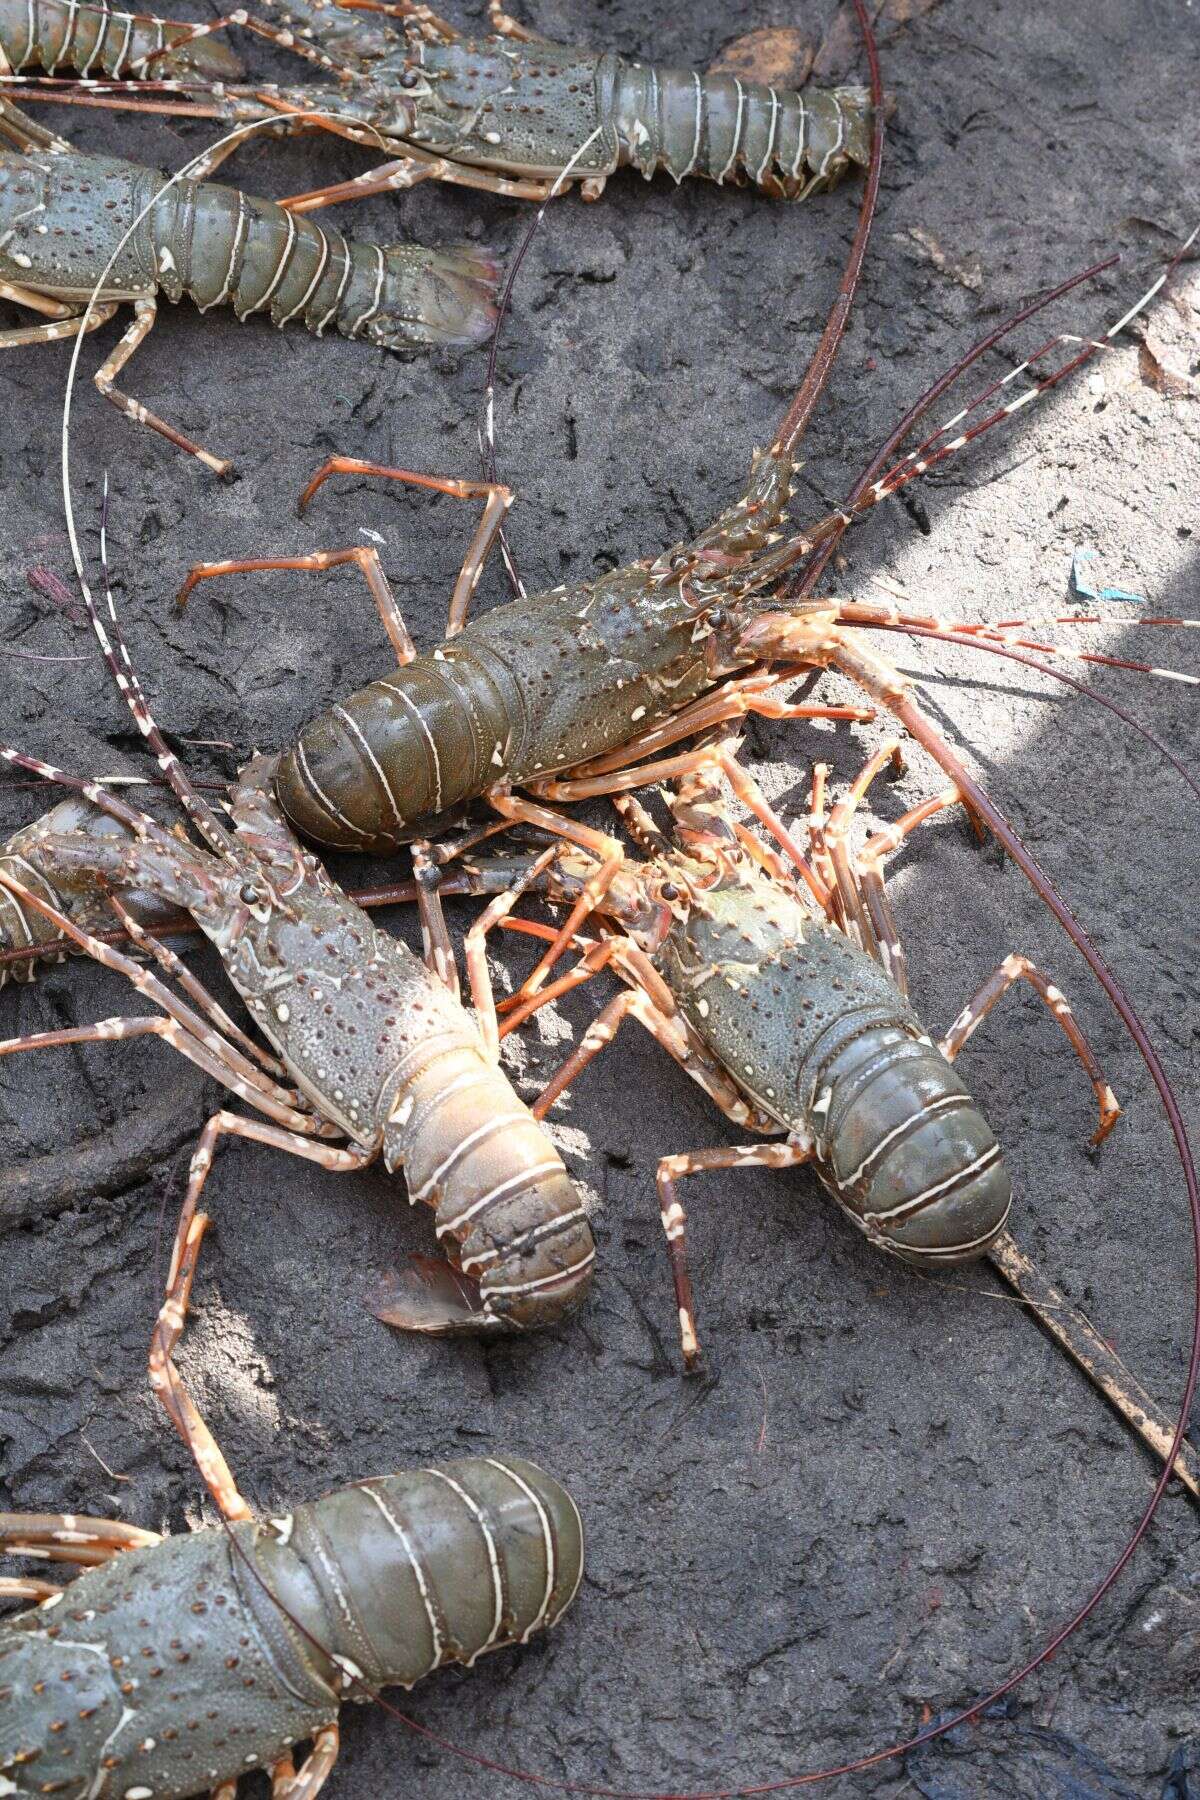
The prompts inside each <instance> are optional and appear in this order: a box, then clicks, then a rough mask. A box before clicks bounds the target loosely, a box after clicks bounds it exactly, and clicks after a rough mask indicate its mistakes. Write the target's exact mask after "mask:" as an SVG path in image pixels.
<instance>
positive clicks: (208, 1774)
mask: <svg viewBox="0 0 1200 1800" xmlns="http://www.w3.org/2000/svg"><path fill="white" fill-rule="evenodd" d="M79 1523H80V1524H84V1523H86V1522H85V1521H80V1522H79ZM231 1536H232V1537H233V1538H234V1539H236V1547H235V1545H234V1544H233V1543H231V1541H230V1537H231ZM582 1568H583V1530H582V1526H581V1523H580V1519H579V1514H578V1512H577V1510H576V1508H575V1504H574V1502H573V1500H572V1499H571V1497H570V1495H569V1494H568V1493H567V1492H566V1490H565V1489H564V1488H562V1487H561V1486H560V1485H559V1483H558V1482H557V1481H555V1480H554V1479H553V1478H552V1477H551V1476H549V1475H546V1474H544V1473H543V1472H542V1471H541V1470H540V1469H538V1468H536V1467H535V1466H534V1465H533V1464H532V1463H527V1462H523V1461H521V1460H520V1459H518V1458H516V1457H472V1458H469V1459H465V1460H463V1461H460V1462H451V1463H446V1464H444V1465H441V1466H438V1467H434V1468H428V1469H420V1470H414V1471H412V1472H409V1473H403V1474H398V1475H388V1476H383V1477H380V1478H378V1479H376V1480H373V1481H365V1482H361V1483H359V1484H357V1485H356V1486H353V1487H347V1488H342V1489H339V1490H338V1491H337V1492H336V1493H333V1494H328V1495H326V1496H325V1497H324V1498H323V1499H320V1500H316V1501H312V1502H310V1503H308V1504H305V1505H303V1506H298V1507H297V1508H296V1509H295V1510H294V1511H293V1512H290V1513H286V1514H284V1515H283V1516H281V1517H276V1518H273V1519H271V1520H270V1521H269V1522H268V1521H264V1522H262V1523H259V1524H253V1525H251V1524H236V1525H233V1526H232V1527H230V1528H229V1535H227V1534H226V1532H225V1531H222V1530H221V1529H219V1528H216V1527H211V1528H209V1529H207V1530H202V1531H197V1532H194V1533H192V1534H191V1535H190V1536H186V1537H185V1536H180V1537H175V1538H167V1539H165V1540H164V1541H163V1542H162V1543H159V1544H154V1545H151V1546H148V1547H146V1548H144V1549H140V1550H134V1551H130V1552H127V1553H123V1554H118V1555H117V1556H116V1557H115V1558H113V1559H112V1560H111V1561H109V1562H108V1563H106V1564H104V1565H103V1566H102V1567H99V1568H96V1569H92V1570H90V1571H88V1572H87V1573H86V1574H84V1575H81V1576H80V1577H79V1578H78V1579H77V1580H76V1581H73V1582H72V1583H71V1584H70V1586H69V1587H68V1588H67V1590H66V1592H65V1593H64V1594H63V1595H62V1596H61V1598H58V1599H54V1600H52V1601H49V1602H47V1603H45V1604H43V1605H42V1606H38V1607H34V1608H32V1609H31V1610H29V1611H27V1612H24V1613H22V1614H20V1615H18V1616H17V1617H16V1618H14V1619H12V1620H5V1621H3V1622H2V1623H0V1786H2V1787H3V1791H4V1792H5V1793H11V1794H15V1795H18V1796H25V1795H29V1796H39V1797H40V1796H42V1795H44V1794H46V1793H48V1792H49V1793H54V1792H59V1791H61V1792H63V1793H69V1794H80V1793H84V1792H86V1793H88V1794H92V1795H96V1796H98V1797H103V1800H116V1797H118V1796H122V1795H124V1796H125V1797H126V1800H129V1796H130V1795H132V1796H134V1797H135V1800H146V1797H147V1796H153V1800H184V1797H185V1796H187V1795H192V1794H201V1793H209V1792H211V1791H212V1790H213V1789H214V1788H215V1787H217V1786H219V1785H220V1784H221V1783H222V1782H224V1781H234V1780H236V1779H237V1777H238V1776H239V1775H242V1774H245V1773H247V1772H249V1771H250V1770H251V1769H256V1768H258V1769H265V1768H269V1767H270V1766H271V1765H272V1764H273V1763H274V1762H275V1761H277V1760H278V1759H279V1758H280V1757H281V1756H284V1755H286V1754H287V1753H288V1751H289V1750H291V1749H292V1748H293V1747H294V1746H295V1745H296V1744H298V1743H299V1742H301V1741H302V1740H303V1739H305V1738H307V1737H309V1736H311V1734H312V1732H313V1731H315V1730H317V1729H318V1728H319V1727H321V1726H323V1725H329V1724H332V1723H333V1721H334V1720H335V1719H336V1717H337V1713H338V1710H339V1706H340V1704H341V1701H342V1700H343V1699H344V1698H351V1697H356V1696H357V1697H358V1698H362V1697H364V1695H363V1691H362V1689H361V1688H356V1687H355V1685H354V1679H353V1678H354V1676H355V1675H360V1676H362V1677H363V1678H364V1679H365V1681H366V1682H367V1683H369V1684H371V1685H372V1686H379V1687H385V1686H388V1685H391V1684H399V1685H402V1686H411V1685H412V1684H413V1683H414V1682H416V1681H418V1680H420V1679H421V1678H422V1677H423V1676H424V1675H427V1674H429V1673H431V1672H432V1671H433V1670H434V1669H437V1668H440V1667H443V1666H444V1665H445V1664H447V1663H455V1662H457V1663H463V1664H470V1663H472V1662H473V1661H474V1660H475V1658H476V1657H477V1656H479V1655H481V1654H482V1653H483V1652H485V1651H487V1650H493V1649H499V1648H501V1647H502V1646H504V1645H506V1644H513V1643H523V1642H525V1641H526V1640H527V1639H528V1638H529V1637H531V1636H532V1635H533V1634H534V1633H535V1632H537V1631H541V1630H545V1629H548V1628H549V1627H550V1626H552V1625H554V1624H556V1623H557V1621H558V1619H559V1617H560V1616H561V1615H562V1613H563V1612H564V1611H565V1610H566V1608H567V1607H568V1606H569V1605H570V1603H571V1601H572V1600H573V1599H574V1597H575V1594H576V1592H577V1590H578V1587H579V1581H580V1577H581V1574H582ZM288 1615H290V1617H289V1616H288ZM335 1658H336V1659H337V1661H336V1662H335V1661H334V1659H335Z"/></svg>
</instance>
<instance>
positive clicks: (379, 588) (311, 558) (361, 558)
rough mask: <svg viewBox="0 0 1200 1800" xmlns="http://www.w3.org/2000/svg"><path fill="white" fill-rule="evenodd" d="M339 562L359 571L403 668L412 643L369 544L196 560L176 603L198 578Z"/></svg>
mask: <svg viewBox="0 0 1200 1800" xmlns="http://www.w3.org/2000/svg"><path fill="white" fill-rule="evenodd" d="M342 563H353V564H354V565H355V567H356V568H357V569H358V570H359V572H360V573H361V575H362V578H363V580H364V581H365V582H366V584H367V587H368V588H369V589H370V592H371V598H372V600H374V602H375V605H376V608H377V610H378V613H379V617H380V618H381V619H382V620H383V629H384V630H385V631H386V632H387V634H388V638H389V639H390V641H391V645H392V649H393V650H394V651H395V652H396V662H397V664H398V665H399V667H400V668H403V667H404V665H405V663H410V662H411V661H412V659H413V657H414V656H415V655H416V654H417V650H416V645H415V644H414V643H413V641H412V638H411V636H410V635H409V630H408V626H407V625H406V624H405V623H404V615H403V613H402V612H401V611H400V607H399V604H398V602H397V600H396V596H395V595H394V594H393V592H392V589H391V584H390V582H389V581H388V578H387V576H386V575H385V574H384V572H383V564H382V563H381V562H380V560H379V552H378V550H376V549H375V548H374V547H373V546H370V545H361V544H352V545H351V546H350V548H349V549H346V550H313V551H311V552H310V553H309V555H307V556H250V557H242V558H239V559H236V560H234V561H232V562H211V563H196V564H195V565H194V567H193V568H192V569H190V570H189V572H188V577H187V580H186V581H185V582H184V584H183V586H182V587H181V588H180V590H179V596H178V600H177V604H178V605H179V606H181V607H182V606H186V605H187V601H188V596H189V595H190V594H191V592H192V589H193V588H194V587H196V586H197V584H198V583H199V582H201V581H211V580H212V578H213V577H214V576H219V575H257V574H259V573H260V572H261V571H262V570H264V569H313V570H321V569H335V568H337V567H339V565H341V564H342Z"/></svg>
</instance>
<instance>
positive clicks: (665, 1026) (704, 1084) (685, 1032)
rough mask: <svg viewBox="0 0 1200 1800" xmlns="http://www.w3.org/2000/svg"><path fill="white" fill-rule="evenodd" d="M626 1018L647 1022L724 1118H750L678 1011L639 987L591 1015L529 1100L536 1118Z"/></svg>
mask: <svg viewBox="0 0 1200 1800" xmlns="http://www.w3.org/2000/svg"><path fill="white" fill-rule="evenodd" d="M622 973H623V974H625V975H626V979H627V980H632V979H634V977H633V975H632V973H631V972H629V971H628V970H627V969H622ZM539 998H545V996H539ZM628 1018H634V1019H636V1020H637V1021H638V1023H639V1024H640V1025H644V1026H645V1027H646V1030H647V1031H648V1032H649V1033H650V1035H651V1037H652V1038H654V1040H655V1041H656V1042H657V1043H658V1044H660V1045H661V1046H662V1048H663V1049H664V1050H665V1051H666V1052H667V1054H668V1056H670V1057H672V1058H673V1060H674V1061H675V1062H677V1063H678V1064H679V1066H680V1068H681V1069H683V1070H684V1071H685V1072H686V1073H687V1074H688V1075H690V1076H691V1077H692V1080H693V1081H695V1082H696V1084H697V1085H698V1086H699V1087H701V1088H703V1090H704V1092H705V1093H706V1094H707V1095H708V1097H709V1099H710V1100H712V1101H713V1102H714V1103H715V1104H716V1105H717V1106H719V1107H720V1109H721V1111H722V1112H723V1113H724V1114H725V1117H726V1118H727V1119H731V1120H732V1121H733V1123H734V1124H735V1125H753V1124H754V1123H755V1115H754V1113H753V1112H752V1111H751V1109H750V1107H749V1106H747V1104H746V1102H745V1101H744V1100H743V1099H742V1097H741V1095H740V1094H739V1093H738V1091H737V1089H736V1088H735V1087H734V1085H733V1083H732V1082H731V1081H729V1080H728V1079H727V1078H726V1077H725V1076H724V1075H723V1074H722V1073H721V1071H720V1070H719V1069H718V1068H717V1066H716V1064H715V1063H714V1062H713V1061H712V1060H711V1058H710V1057H709V1056H708V1054H707V1053H706V1051H705V1050H704V1048H703V1046H702V1045H700V1044H699V1043H697V1042H696V1040H695V1037H694V1036H693V1034H692V1032H691V1031H690V1030H689V1028H688V1026H687V1023H686V1022H685V1021H684V1020H683V1019H682V1018H680V1017H679V1016H678V1015H675V1016H672V1015H671V1014H670V1013H667V1012H664V1011H663V1010H662V1009H661V1008H660V1007H658V1006H656V1005H655V1004H654V1002H653V1000H651V999H650V997H649V995H648V994H647V993H646V992H645V990H644V989H643V988H641V987H631V988H627V989H626V990H625V992H624V993H621V994H617V995H616V997H615V998H614V999H612V1000H610V1001H609V1002H608V1005H607V1006H606V1007H604V1009H603V1011H602V1012H599V1013H598V1014H597V1015H596V1017H595V1018H594V1019H593V1020H592V1023H591V1024H590V1025H589V1026H588V1028H587V1030H586V1031H585V1032H584V1034H583V1036H582V1038H581V1039H580V1040H579V1043H578V1044H577V1045H576V1047H575V1049H574V1050H573V1051H572V1052H571V1054H570V1056H568V1058H567V1060H566V1061H565V1062H564V1063H563V1065H562V1067H561V1068H559V1069H557V1070H556V1071H555V1073H554V1074H553V1075H552V1076H551V1077H550V1080H549V1081H548V1082H547V1083H546V1085H545V1087H544V1088H543V1089H542V1091H541V1093H540V1094H539V1095H538V1098H537V1099H536V1100H535V1101H534V1103H533V1105H532V1107H531V1108H530V1111H531V1112H532V1114H533V1116H534V1118H535V1119H544V1118H545V1116H546V1114H547V1113H548V1112H549V1110H550V1108H551V1107H552V1106H553V1105H554V1102H555V1101H556V1100H557V1099H559V1098H560V1097H561V1096H562V1095H563V1094H564V1093H565V1092H566V1090H567V1088H569V1087H570V1085H571V1083H572V1082H573V1081H574V1080H575V1078H576V1077H577V1076H578V1075H580V1074H582V1072H583V1070H584V1069H586V1068H587V1066H588V1064H589V1063H590V1062H593V1061H594V1060H595V1058H596V1057H597V1056H599V1054H600V1052H601V1051H602V1050H607V1048H608V1046H609V1045H610V1044H611V1043H612V1041H613V1039H614V1038H615V1037H616V1035H617V1032H618V1030H619V1029H620V1027H621V1025H622V1024H623V1023H624V1021H625V1020H626V1019H628Z"/></svg>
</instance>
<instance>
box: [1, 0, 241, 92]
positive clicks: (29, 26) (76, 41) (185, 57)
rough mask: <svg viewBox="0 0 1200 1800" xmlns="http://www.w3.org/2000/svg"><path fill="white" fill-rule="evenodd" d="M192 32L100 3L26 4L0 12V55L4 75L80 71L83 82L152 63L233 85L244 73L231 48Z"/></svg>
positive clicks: (49, 0)
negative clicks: (96, 74)
mask: <svg viewBox="0 0 1200 1800" xmlns="http://www.w3.org/2000/svg"><path fill="white" fill-rule="evenodd" d="M211 29H212V28H211V27H209V26H201V27H193V26H189V25H185V24H179V23H175V22H173V21H171V20H168V19H159V18H155V17H154V16H153V14H150V13H129V12H115V11H114V10H113V8H112V7H110V6H107V5H105V4H104V3H103V0H92V3H90V4H84V3H82V0H25V5H24V6H12V5H9V6H6V7H4V8H2V9H0V51H2V52H3V55H4V58H5V60H6V62H7V64H8V66H9V70H10V71H11V70H18V69H38V68H40V69H44V70H45V71H46V73H47V74H48V75H53V74H54V72H55V70H56V69H58V68H62V67H66V68H68V69H77V70H78V71H79V73H80V75H83V76H87V75H90V74H92V72H93V71H94V70H101V71H103V73H104V74H106V75H113V76H120V75H126V74H133V75H137V74H141V73H143V72H144V71H145V69H146V68H147V66H148V65H149V64H150V62H151V60H152V59H153V60H154V64H155V66H156V67H161V68H163V69H169V68H171V67H172V66H174V67H175V68H182V69H186V70H189V71H191V72H192V73H194V74H196V75H201V76H204V77H205V78H206V79H207V80H209V81H237V80H239V79H240V78H241V76H242V75H243V74H244V73H245V70H244V68H243V66H242V63H241V61H240V59H239V58H238V57H237V56H235V55H234V53H233V51H232V50H231V49H230V48H229V46H228V44H226V43H224V42H221V41H220V40H218V39H217V38H215V37H213V36H211V35H210V33H211Z"/></svg>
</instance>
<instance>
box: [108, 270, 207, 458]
mask: <svg viewBox="0 0 1200 1800" xmlns="http://www.w3.org/2000/svg"><path fill="white" fill-rule="evenodd" d="M133 311H134V320H133V324H132V325H130V326H129V328H128V330H127V331H126V332H125V335H124V337H123V338H122V339H121V341H120V343H119V344H118V345H117V346H116V348H115V349H114V350H113V352H112V354H111V356H107V357H105V359H104V361H103V362H102V363H101V365H100V367H99V368H98V369H97V370H96V373H95V375H94V376H93V380H94V381H95V383H96V386H97V387H98V388H99V390H100V392H101V393H102V394H103V395H104V398H105V399H106V400H111V402H112V404H113V405H114V406H115V407H116V409H117V411H118V412H123V413H124V414H125V417H126V418H127V419H132V420H133V422H134V424H135V425H148V426H149V427H150V429H151V431H157V432H158V433H159V435H160V436H161V437H165V438H166V439H167V441H168V443H171V444H175V445H177V446H178V448H179V449H180V450H186V451H187V452H188V454H189V456H194V457H196V458H197V459H198V460H199V461H200V462H202V463H203V464H204V466H205V468H206V469H211V470H212V471H213V473H214V474H215V475H221V476H227V475H229V474H231V473H232V471H233V464H232V463H231V462H228V461H226V460H225V459H223V458H222V457H219V456H214V455H213V454H212V452H211V451H209V450H205V449H204V448H203V447H202V446H201V445H200V444H194V443H193V442H192V440H191V438H187V437H184V435H183V433H182V432H180V431H176V429H175V427H174V426H173V425H168V424H167V422H166V420H165V419H160V418H159V417H158V415H157V413H152V412H151V411H150V409H149V408H148V407H146V406H143V405H142V403H141V401H140V400H131V399H130V397H129V395H128V394H125V393H122V391H121V389H120V388H119V387H117V385H116V377H117V376H118V375H119V374H120V373H121V370H122V369H123V368H124V367H125V365H126V363H127V362H128V361H129V359H130V357H131V356H132V355H133V353H134V351H135V350H136V349H137V347H138V345H139V344H140V343H141V342H142V341H143V339H145V338H147V337H148V336H149V335H150V333H151V331H152V330H153V329H154V321H155V318H156V317H157V314H158V306H157V303H156V302H155V300H154V299H153V297H152V296H149V295H148V296H146V297H145V298H143V299H141V300H135V301H134V303H133Z"/></svg>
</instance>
